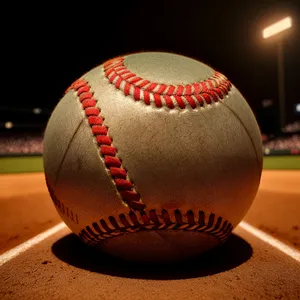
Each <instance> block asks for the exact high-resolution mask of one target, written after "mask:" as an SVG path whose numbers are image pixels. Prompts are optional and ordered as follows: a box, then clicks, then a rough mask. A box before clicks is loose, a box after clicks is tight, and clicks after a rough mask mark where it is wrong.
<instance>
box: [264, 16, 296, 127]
mask: <svg viewBox="0 0 300 300" xmlns="http://www.w3.org/2000/svg"><path fill="white" fill-rule="evenodd" d="M291 27H292V18H291V17H286V18H284V19H282V20H280V21H278V22H276V23H274V24H272V25H270V26H268V27H266V28H265V29H264V30H263V32H262V35H263V38H264V39H267V38H269V37H271V36H274V35H278V34H279V33H281V32H282V31H285V30H287V29H289V28H291ZM282 40H283V36H282V35H279V39H278V40H277V60H278V102H279V109H280V111H279V116H280V127H281V130H282V129H283V128H284V127H285V125H286V124H285V93H284V57H283V42H282Z"/></svg>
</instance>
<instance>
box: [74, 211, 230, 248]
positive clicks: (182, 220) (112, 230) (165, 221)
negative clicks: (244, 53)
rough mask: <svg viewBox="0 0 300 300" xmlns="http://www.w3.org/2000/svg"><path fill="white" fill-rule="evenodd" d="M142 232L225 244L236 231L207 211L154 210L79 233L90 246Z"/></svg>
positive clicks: (129, 214) (88, 227)
mask: <svg viewBox="0 0 300 300" xmlns="http://www.w3.org/2000/svg"><path fill="white" fill-rule="evenodd" d="M140 230H184V231H193V232H200V233H205V234H208V235H210V236H213V237H215V238H216V239H217V240H218V241H219V242H223V241H225V240H226V239H227V238H228V236H229V235H230V234H231V232H232V230H233V226H232V224H231V223H229V222H228V221H227V220H224V219H223V218H222V217H216V216H215V214H213V213H211V214H209V215H205V213H204V211H202V210H200V211H198V213H195V212H193V211H192V210H188V211H187V212H186V214H182V212H181V211H180V210H179V209H176V210H174V211H171V212H168V211H167V210H165V209H163V210H162V211H161V214H160V215H159V214H157V212H156V211H155V210H154V209H152V210H148V211H145V210H144V211H141V212H136V213H135V212H133V211H130V212H129V213H128V214H127V215H125V214H120V215H119V216H118V218H115V217H113V216H109V217H108V219H107V220H105V219H101V220H100V221H99V222H94V223H92V225H90V226H86V227H85V228H84V229H82V230H81V231H80V232H79V234H78V235H79V237H80V238H81V239H82V240H83V241H84V242H85V243H87V244H94V245H96V244H98V243H99V242H100V241H102V240H105V239H107V238H112V237H115V236H120V235H123V234H126V233H133V232H136V231H140Z"/></svg>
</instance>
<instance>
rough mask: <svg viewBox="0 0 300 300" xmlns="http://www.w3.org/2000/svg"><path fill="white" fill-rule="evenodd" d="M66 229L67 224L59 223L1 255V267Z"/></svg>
mask: <svg viewBox="0 0 300 300" xmlns="http://www.w3.org/2000/svg"><path fill="white" fill-rule="evenodd" d="M64 228H66V224H65V223H63V222H62V223H59V224H57V225H56V226H54V227H52V228H50V229H48V230H46V231H44V232H42V233H40V234H38V235H36V236H35V237H33V238H31V239H29V240H28V241H26V242H24V243H23V244H20V245H18V246H17V247H15V248H13V249H11V250H8V251H7V252H5V253H3V254H2V255H0V267H1V266H2V265H3V264H5V263H6V262H8V261H10V260H11V259H13V258H15V257H16V256H18V255H19V254H21V253H22V252H25V251H26V250H28V249H29V248H31V247H33V246H35V245H37V244H39V243H40V242H42V241H43V240H45V239H46V238H48V237H50V236H51V235H53V234H55V233H56V232H58V231H60V230H62V229H64Z"/></svg>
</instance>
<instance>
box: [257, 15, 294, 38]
mask: <svg viewBox="0 0 300 300" xmlns="http://www.w3.org/2000/svg"><path fill="white" fill-rule="evenodd" d="M291 27H292V18H291V17H286V18H284V19H282V20H280V21H278V22H276V23H274V24H272V25H270V26H268V27H266V28H265V29H264V30H263V38H264V39H267V38H269V37H271V36H273V35H276V34H278V33H279V32H282V31H284V30H286V29H289V28H291Z"/></svg>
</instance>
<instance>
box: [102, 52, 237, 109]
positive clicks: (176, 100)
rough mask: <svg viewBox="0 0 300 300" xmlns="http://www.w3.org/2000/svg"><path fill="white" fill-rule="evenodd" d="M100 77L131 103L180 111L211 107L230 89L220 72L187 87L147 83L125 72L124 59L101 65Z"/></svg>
mask: <svg viewBox="0 0 300 300" xmlns="http://www.w3.org/2000/svg"><path fill="white" fill-rule="evenodd" d="M104 74H105V76H106V77H107V78H108V80H109V82H110V83H112V84H113V85H115V87H116V88H117V89H119V90H121V91H123V93H124V94H125V95H126V96H128V95H130V96H132V97H133V99H134V100H136V101H139V100H142V101H143V102H144V103H145V104H146V105H150V104H151V103H154V105H155V106H156V107H163V106H165V107H168V108H169V109H173V108H175V107H179V108H181V109H184V108H186V107H191V108H193V109H195V108H196V107H197V106H204V105H205V104H212V103H216V102H218V101H220V100H221V99H223V98H224V96H225V95H227V94H228V93H229V91H230V89H231V83H230V81H229V80H228V79H227V78H226V77H225V76H224V75H222V74H221V73H219V72H215V73H214V75H213V76H212V77H210V78H208V79H206V80H204V81H201V82H195V83H192V84H187V85H185V86H184V85H177V86H174V85H166V84H163V83H155V82H150V81H149V80H145V79H143V78H141V77H138V76H137V75H136V74H134V73H133V72H131V71H130V70H128V69H127V67H126V66H125V65H124V57H118V58H114V59H111V60H109V61H107V62H106V63H104Z"/></svg>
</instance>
